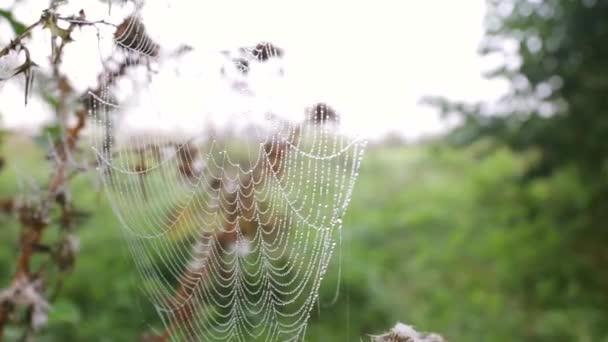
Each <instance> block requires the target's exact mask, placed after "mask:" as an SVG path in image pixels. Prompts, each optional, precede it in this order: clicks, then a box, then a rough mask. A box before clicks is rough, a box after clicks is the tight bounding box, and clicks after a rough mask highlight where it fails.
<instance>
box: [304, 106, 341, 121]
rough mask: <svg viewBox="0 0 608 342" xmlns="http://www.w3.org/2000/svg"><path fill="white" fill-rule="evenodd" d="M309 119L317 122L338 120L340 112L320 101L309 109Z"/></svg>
mask: <svg viewBox="0 0 608 342" xmlns="http://www.w3.org/2000/svg"><path fill="white" fill-rule="evenodd" d="M308 120H309V121H311V122H313V123H315V124H325V123H330V122H338V114H337V113H336V111H335V110H334V109H333V108H332V107H330V106H329V105H327V104H326V103H323V102H320V103H317V104H315V105H314V106H312V108H310V109H309V110H308Z"/></svg>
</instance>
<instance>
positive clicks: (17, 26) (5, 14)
mask: <svg viewBox="0 0 608 342" xmlns="http://www.w3.org/2000/svg"><path fill="white" fill-rule="evenodd" d="M0 17H2V18H3V19H5V20H7V21H8V22H9V24H10V25H11V27H12V28H13V31H15V34H16V35H20V34H22V33H23V32H24V31H25V29H26V27H25V25H24V24H23V23H22V22H20V21H18V20H16V19H15V17H14V16H13V13H12V12H10V11H6V10H3V9H0Z"/></svg>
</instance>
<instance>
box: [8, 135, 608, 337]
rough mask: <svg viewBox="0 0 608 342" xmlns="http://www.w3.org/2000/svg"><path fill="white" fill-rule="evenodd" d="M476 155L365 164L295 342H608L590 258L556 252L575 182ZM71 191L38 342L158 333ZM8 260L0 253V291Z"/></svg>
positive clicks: (567, 234)
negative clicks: (390, 332)
mask: <svg viewBox="0 0 608 342" xmlns="http://www.w3.org/2000/svg"><path fill="white" fill-rule="evenodd" d="M9 140H10V141H9V144H7V145H6V146H13V147H15V146H17V144H16V143H15V142H14V141H13V140H12V139H9ZM486 145H487V144H484V143H482V142H480V143H478V144H475V145H473V146H471V147H470V148H467V149H466V150H455V149H452V148H448V147H445V146H435V147H432V146H427V147H414V148H403V147H402V148H386V147H379V148H372V149H371V150H370V151H368V154H367V156H366V158H365V161H364V163H363V168H362V169H361V172H360V179H359V182H358V184H357V190H356V191H355V193H354V198H353V200H352V202H351V205H352V207H351V209H350V210H349V212H348V214H347V216H346V217H345V228H344V231H343V232H342V233H343V234H342V235H343V243H342V247H341V248H338V249H337V250H336V254H335V258H334V264H333V265H332V267H331V268H330V270H329V272H328V275H327V277H326V279H325V281H324V285H323V286H322V292H321V298H322V301H321V309H320V310H319V311H317V310H313V312H312V318H311V321H310V324H309V329H308V335H307V336H308V338H307V340H309V341H345V340H348V341H358V340H359V338H360V337H362V336H364V335H365V334H372V333H378V332H382V331H385V330H386V328H387V327H390V326H391V325H393V324H394V323H395V322H397V321H403V322H408V323H410V324H413V325H415V326H416V327H417V328H418V329H420V330H433V331H439V332H441V333H442V334H444V335H445V336H447V337H449V338H450V340H453V341H497V342H501V341H505V342H512V341H603V340H607V339H608V315H607V314H606V309H605V308H607V307H608V300H607V298H606V293H605V291H604V292H599V291H588V288H589V283H590V282H596V281H599V279H600V278H598V277H596V276H595V275H594V274H593V273H592V272H594V271H596V270H597V269H596V268H595V267H594V266H593V263H592V260H593V257H594V256H593V255H587V254H584V253H583V254H572V253H570V251H569V250H568V248H570V247H569V246H570V241H571V239H572V238H573V237H575V236H576V233H577V227H579V226H580V225H582V224H584V222H580V220H581V219H580V217H579V216H580V215H579V216H577V215H574V214H572V215H563V213H564V212H566V211H567V210H570V212H571V213H576V212H577V211H580V210H582V208H584V206H585V203H586V202H587V201H588V200H589V198H588V197H589V194H588V193H587V192H586V190H585V187H584V186H583V184H581V182H580V180H579V177H578V175H577V171H576V170H575V169H569V170H563V171H560V172H558V173H555V174H554V175H553V176H552V177H550V178H544V179H539V180H534V181H531V182H528V183H525V185H522V182H521V179H522V178H523V177H524V175H525V172H526V169H527V168H528V167H529V165H530V164H531V163H533V162H534V158H527V157H525V156H521V155H519V154H518V153H517V152H514V151H512V150H511V149H509V148H505V147H502V148H497V147H493V149H492V150H491V151H492V153H488V152H487V151H488V149H489V147H488V146H486ZM23 151H30V152H27V153H26V154H25V157H27V156H28V155H31V157H28V158H27V159H29V160H31V161H27V160H26V161H23V160H22V161H21V163H22V164H24V165H31V168H32V169H36V168H37V167H35V163H36V162H35V160H38V162H37V163H40V160H41V159H39V156H38V155H34V154H35V153H37V152H35V150H33V149H32V147H31V146H30V147H29V150H28V148H27V147H24V146H22V147H21V148H20V149H19V151H17V150H11V149H7V151H6V154H7V156H8V157H9V158H10V161H12V162H15V160H16V155H17V154H19V155H20V157H21V158H23V157H24V154H23V153H24V152H23ZM1 175H2V176H1V177H0V192H1V193H2V194H6V193H9V192H12V191H16V189H15V188H14V184H15V179H14V175H12V174H11V173H9V172H6V171H5V172H4V173H3V174H1ZM74 189H75V190H74V194H73V195H74V199H75V203H78V205H79V206H80V207H82V208H88V209H96V210H95V212H94V215H93V216H92V217H91V219H90V220H89V221H87V222H86V223H85V224H84V225H82V226H81V228H80V229H79V231H78V232H77V234H78V236H80V237H81V248H80V254H79V255H78V257H77V262H76V267H75V270H74V271H73V273H72V274H70V275H69V276H68V277H67V278H66V282H65V284H64V288H63V291H62V292H61V294H60V296H59V297H58V299H57V300H56V301H55V302H54V306H53V307H54V310H53V311H52V312H51V314H50V318H49V319H50V320H49V326H48V327H47V328H45V329H44V330H43V331H42V335H41V336H42V337H41V339H40V340H42V341H57V340H70V341H133V340H136V339H137V337H138V336H140V335H141V333H142V332H145V331H149V330H150V329H151V328H150V327H151V326H152V327H157V328H158V327H160V324H159V322H158V321H157V318H156V314H155V312H154V311H153V309H152V308H151V307H150V305H149V302H147V300H146V299H145V298H143V297H142V293H141V292H140V290H139V287H140V286H141V280H140V279H139V278H138V275H137V272H136V270H135V268H134V266H133V264H132V261H131V257H130V255H129V253H128V251H127V244H126V242H125V241H123V236H122V235H121V233H120V228H119V225H118V222H117V221H116V219H115V218H114V216H113V214H112V211H111V209H110V208H109V205H108V204H107V203H106V202H105V198H104V196H103V194H98V193H96V192H95V191H94V189H93V188H92V186H91V183H90V179H88V178H86V177H85V178H81V179H79V180H76V182H75V184H74ZM1 219H2V220H3V221H2V229H0V239H1V240H2V241H17V240H16V239H17V233H18V226H17V225H16V223H14V222H11V220H8V219H6V218H5V217H3V218H1ZM5 246H15V243H14V242H13V243H12V244H11V243H8V244H6V245H5ZM15 252H16V251H15V249H14V247H9V248H2V249H0V280H6V279H8V277H9V276H10V274H11V272H12V271H11V269H12V265H13V264H14V254H15ZM340 254H341V256H340ZM339 260H342V265H341V273H338V269H339V268H340V266H339ZM339 275H341V282H340V285H339V289H340V295H339V297H338V300H337V302H336V303H335V304H334V305H328V304H329V302H331V299H332V298H333V295H334V293H335V290H336V287H337V286H338V283H337V281H338V277H339ZM602 284H603V285H604V286H606V285H607V284H608V283H602ZM597 285H601V284H599V283H598V284H597ZM604 288H606V287H604Z"/></svg>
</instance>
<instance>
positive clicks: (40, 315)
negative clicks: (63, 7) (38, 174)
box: [0, 7, 132, 341]
mask: <svg viewBox="0 0 608 342" xmlns="http://www.w3.org/2000/svg"><path fill="white" fill-rule="evenodd" d="M58 21H65V22H67V23H69V26H68V28H67V29H63V28H61V27H60V26H59V25H58V24H57V23H58ZM97 24H108V23H106V22H103V21H95V22H88V21H86V17H85V13H84V11H80V12H79V14H78V16H71V17H60V16H58V15H57V14H56V13H55V12H54V8H52V7H51V8H49V9H47V10H45V11H43V13H42V15H41V17H40V19H39V20H38V21H36V22H35V23H34V24H32V25H30V26H28V27H27V28H26V29H25V31H24V32H23V33H21V34H20V35H19V36H17V37H16V38H15V39H13V40H12V41H11V42H10V43H9V45H7V46H6V47H4V48H2V49H1V50H0V57H2V56H5V55H7V54H8V53H9V52H10V51H11V50H17V51H25V54H26V62H25V63H24V64H23V65H21V66H20V67H18V68H17V69H16V71H15V73H14V74H13V76H15V75H17V74H19V73H24V74H25V75H26V101H27V92H28V90H29V89H30V87H31V86H30V83H29V82H31V76H30V75H31V69H32V68H33V67H35V66H36V64H35V63H33V62H32V60H31V59H30V54H29V50H27V48H26V47H25V45H24V44H23V42H22V41H23V40H24V39H25V38H26V37H28V36H29V35H30V33H31V31H32V30H33V29H35V28H36V27H38V26H41V25H42V27H43V28H44V29H48V30H50V31H51V36H52V39H51V44H52V45H51V54H50V60H51V68H52V78H51V79H52V81H54V82H55V83H56V85H57V88H58V90H59V95H58V102H57V105H56V106H55V112H56V113H55V114H56V117H57V119H58V120H59V123H60V125H61V127H63V128H64V130H63V131H62V132H63V134H62V135H61V136H60V137H56V138H55V140H54V141H53V156H54V158H52V159H51V160H52V162H53V163H54V164H53V165H54V170H53V172H52V174H51V177H50V179H49V181H48V183H47V186H46V190H45V194H44V195H43V196H42V198H40V199H39V200H38V201H37V203H35V204H33V203H23V202H21V201H19V200H17V199H12V198H9V199H0V213H4V214H15V215H16V217H17V219H18V221H19V223H20V225H21V233H20V239H19V243H18V244H19V252H18V255H17V261H16V266H15V273H14V276H13V280H12V281H11V284H10V285H9V286H8V287H7V288H5V289H0V341H2V339H3V336H4V333H5V331H4V329H5V327H6V325H7V324H8V323H9V322H12V321H15V320H17V321H18V322H19V321H20V323H21V324H24V325H25V326H26V329H25V335H24V337H23V338H24V339H25V340H27V339H28V338H29V337H30V335H31V334H32V333H33V331H35V330H37V328H39V327H41V326H42V325H44V324H45V323H46V320H47V315H46V312H47V311H48V309H49V308H50V304H49V303H48V300H47V299H46V298H45V295H44V293H45V290H46V288H47V287H48V285H49V284H47V283H46V278H45V275H46V272H47V269H46V268H48V262H47V263H43V264H42V266H40V267H39V268H38V269H33V265H32V258H33V257H34V255H37V254H39V253H46V254H49V255H50V259H51V260H50V262H53V263H54V264H55V265H56V266H57V267H58V269H59V271H60V272H67V271H69V270H71V268H72V267H73V263H74V259H75V253H76V245H77V243H76V242H75V238H74V236H73V235H72V230H73V221H74V219H75V218H77V216H78V215H80V214H82V213H81V212H78V211H77V210H75V208H74V207H73V205H72V201H71V198H70V195H69V184H68V182H69V179H70V178H71V177H72V176H73V175H74V174H76V173H79V172H82V171H84V170H85V169H83V168H82V167H78V166H77V165H76V164H75V163H74V161H73V158H72V154H73V153H74V152H76V146H77V141H78V140H79V138H80V136H81V133H82V131H83V129H84V128H85V126H86V123H87V117H88V114H87V110H88V106H87V102H86V100H87V99H88V95H89V94H90V93H99V92H100V91H101V89H102V87H105V86H108V85H110V84H112V82H114V80H115V79H116V78H118V77H120V76H123V75H124V74H125V73H126V70H127V66H128V65H132V64H129V63H128V62H125V63H124V64H123V65H121V67H119V68H118V70H117V71H114V72H112V73H111V75H110V76H111V77H109V78H108V77H107V75H106V73H105V72H102V73H101V74H100V75H99V77H98V80H99V85H98V87H97V88H96V89H93V90H89V91H87V92H85V93H84V94H80V98H81V99H82V100H83V101H82V103H81V105H80V106H79V108H71V107H70V106H69V101H68V99H69V98H70V97H72V96H74V95H77V94H75V90H74V88H73V87H72V86H71V84H70V82H69V80H68V78H67V77H66V76H65V75H63V74H62V73H61V72H60V65H61V63H62V56H63V49H64V47H65V46H66V44H68V43H70V42H71V41H72V38H71V33H72V31H73V30H74V29H75V28H76V27H79V26H85V25H97ZM108 25H111V24H108ZM70 113H73V115H75V117H76V122H75V124H73V125H72V126H70V127H67V122H68V120H67V117H68V115H69V114H70ZM55 206H56V207H58V209H59V212H60V218H59V226H60V227H61V229H62V238H61V239H60V241H58V242H57V243H56V244H55V245H53V246H48V245H46V244H45V242H44V241H43V237H44V232H45V231H46V229H47V228H49V227H50V226H51V223H52V222H51V220H50V211H51V210H52V208H53V207H55ZM61 282H62V278H61V277H59V280H58V282H57V284H56V285H55V286H56V288H55V291H53V292H52V293H51V295H50V297H51V298H52V297H54V296H56V294H57V293H58V291H59V289H60V287H61ZM19 308H21V309H24V311H25V313H26V314H25V317H24V318H21V319H20V320H19V318H18V317H14V316H15V314H16V313H17V312H18V311H19V310H18V309H19Z"/></svg>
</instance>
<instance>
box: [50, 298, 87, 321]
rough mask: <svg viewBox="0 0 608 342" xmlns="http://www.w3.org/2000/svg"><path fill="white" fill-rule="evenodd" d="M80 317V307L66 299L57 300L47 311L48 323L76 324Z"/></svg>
mask: <svg viewBox="0 0 608 342" xmlns="http://www.w3.org/2000/svg"><path fill="white" fill-rule="evenodd" d="M80 317H81V315H80V309H79V308H78V307H77V306H76V305H75V304H74V303H72V302H70V301H67V300H58V301H57V302H55V303H54V304H53V306H52V309H51V311H50V312H49V324H54V323H55V324H56V323H70V324H76V323H78V322H80Z"/></svg>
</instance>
